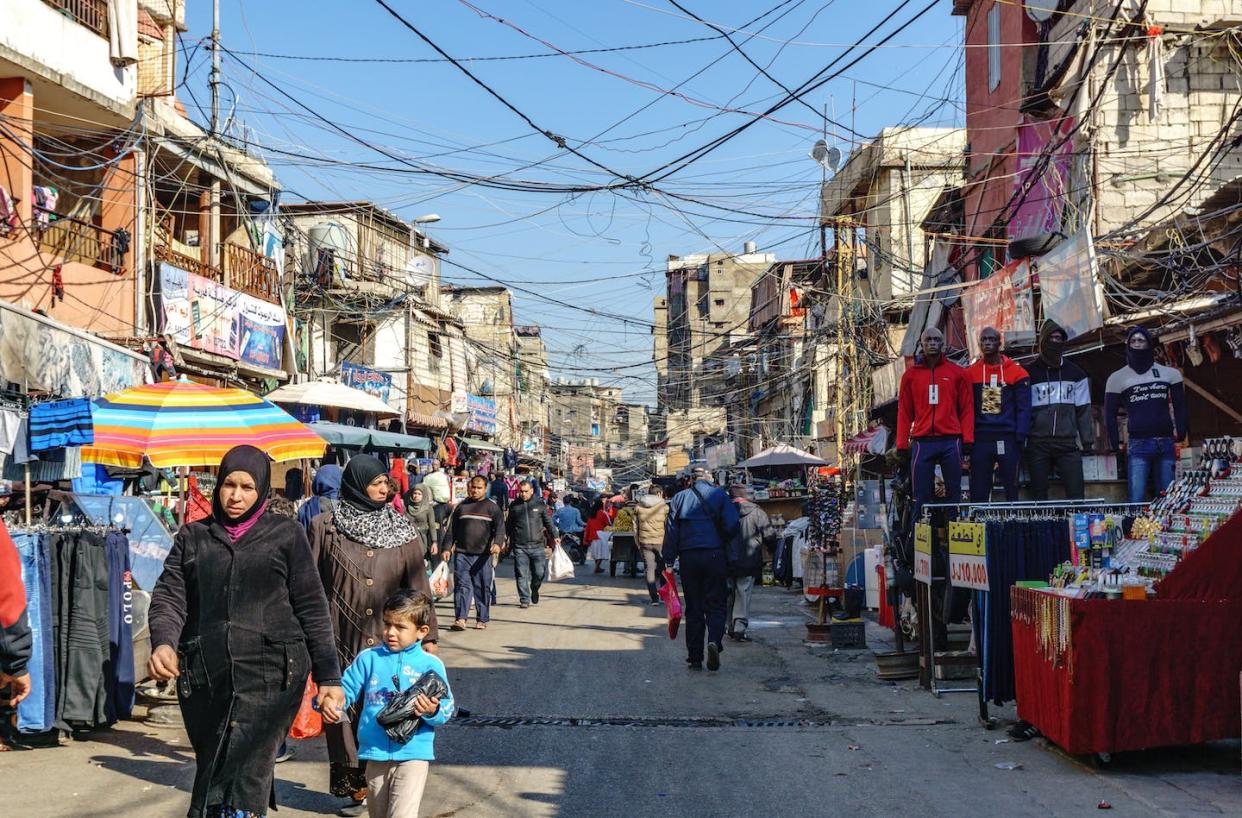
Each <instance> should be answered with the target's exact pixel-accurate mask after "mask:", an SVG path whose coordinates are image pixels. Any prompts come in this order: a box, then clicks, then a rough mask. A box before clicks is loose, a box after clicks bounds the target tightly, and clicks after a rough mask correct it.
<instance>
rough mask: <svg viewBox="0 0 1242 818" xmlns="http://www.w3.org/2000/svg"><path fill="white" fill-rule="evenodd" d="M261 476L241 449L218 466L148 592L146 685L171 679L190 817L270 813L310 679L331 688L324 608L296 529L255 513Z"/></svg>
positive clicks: (261, 509) (265, 473)
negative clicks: (195, 516) (191, 766)
mask: <svg viewBox="0 0 1242 818" xmlns="http://www.w3.org/2000/svg"><path fill="white" fill-rule="evenodd" d="M270 482H271V469H270V464H269V461H268V458H267V455H266V454H264V453H263V452H261V451H260V450H258V449H256V448H254V447H253V446H238V447H236V448H234V449H231V450H230V451H229V453H228V454H226V455H225V456H224V460H223V461H221V463H220V483H219V485H218V486H217V487H216V492H215V496H214V498H213V499H212V516H211V517H209V518H207V519H206V520H203V521H202V522H198V523H190V524H188V525H186V526H184V527H182V529H181V530H180V531H178V532H177V536H176V539H175V540H174V541H173V547H172V551H171V552H170V553H169V555H168V558H167V559H166V560H165V561H164V572H163V573H162V574H161V575H160V578H159V581H158V582H157V583H156V584H155V588H154V589H153V590H152V592H151V607H150V612H149V615H148V620H149V623H150V629H151V648H152V652H151V660H150V662H149V663H148V666H147V669H148V672H149V673H150V674H151V676H153V677H154V678H156V679H173V678H175V679H176V680H177V698H178V700H179V701H180V704H181V716H182V719H183V720H184V722H185V728H186V732H187V733H189V736H190V744H191V745H192V746H193V747H194V756H195V761H196V762H197V771H196V772H195V775H194V792H193V795H192V796H191V799H190V809H189V813H188V815H189V816H190V818H215V816H229V818H234V817H239V816H252V815H253V816H261V815H265V814H266V812H267V809H268V807H275V806H276V792H275V789H274V787H273V785H272V779H273V769H274V765H275V758H276V748H277V747H279V746H280V743H281V740H282V739H283V738H284V737H285V735H286V734H287V733H288V732H289V727H290V725H292V724H293V718H294V716H295V715H297V711H298V706H299V705H300V704H301V701H302V693H303V690H304V689H305V687H306V677H307V674H310V675H311V676H312V677H313V678H314V680H315V682H316V684H318V685H319V688H320V693H321V694H322V693H324V692H326V691H329V690H339V685H340V679H341V668H340V664H339V662H338V660H337V655H336V645H335V642H334V640H333V636H332V623H331V621H330V620H329V618H328V601H327V598H326V597H325V596H324V592H323V584H322V583H321V582H320V581H319V576H318V572H317V571H316V569H315V562H314V560H313V559H312V557H311V552H310V546H309V545H308V543H307V540H306V533H305V532H304V531H303V530H302V526H300V525H299V524H298V522H297V521H296V520H292V519H289V518H286V517H281V516H279V515H276V514H272V513H270V512H268V511H267V502H266V498H267V496H268V494H269V492H270V488H271V487H270Z"/></svg>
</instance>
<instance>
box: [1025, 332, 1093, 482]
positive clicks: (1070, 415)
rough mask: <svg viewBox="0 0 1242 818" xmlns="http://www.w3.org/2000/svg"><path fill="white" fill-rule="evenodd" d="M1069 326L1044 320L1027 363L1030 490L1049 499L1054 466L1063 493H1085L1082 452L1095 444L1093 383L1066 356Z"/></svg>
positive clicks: (1027, 446)
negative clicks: (1035, 350) (1035, 353)
mask: <svg viewBox="0 0 1242 818" xmlns="http://www.w3.org/2000/svg"><path fill="white" fill-rule="evenodd" d="M1066 340H1067V338H1066V336H1065V330H1064V329H1062V328H1061V326H1060V325H1059V324H1057V323H1056V322H1055V321H1045V322H1044V325H1043V326H1042V327H1041V328H1040V330H1039V357H1038V358H1036V359H1035V360H1034V361H1032V362H1031V365H1030V366H1028V367H1027V372H1029V373H1030V375H1031V434H1030V436H1029V437H1028V438H1027V441H1026V466H1027V469H1028V470H1029V471H1030V473H1031V495H1032V497H1033V498H1034V499H1036V500H1047V499H1048V481H1049V479H1050V477H1051V475H1052V469H1053V467H1054V466H1055V467H1056V470H1057V472H1058V473H1060V475H1061V479H1062V480H1063V481H1065V498H1066V499H1067V500H1081V499H1082V498H1083V496H1084V487H1083V478H1082V453H1083V451H1084V450H1089V449H1090V448H1091V447H1092V446H1093V445H1095V429H1094V427H1093V426H1092V424H1091V384H1090V383H1089V382H1088V381H1087V373H1086V372H1084V371H1083V370H1082V367H1080V366H1079V365H1078V364H1076V363H1074V362H1073V361H1071V360H1069V359H1068V358H1066V357H1065V356H1064V351H1065V342H1066Z"/></svg>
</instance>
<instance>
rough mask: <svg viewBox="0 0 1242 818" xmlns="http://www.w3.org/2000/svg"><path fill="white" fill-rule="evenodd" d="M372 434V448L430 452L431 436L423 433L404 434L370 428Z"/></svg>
mask: <svg viewBox="0 0 1242 818" xmlns="http://www.w3.org/2000/svg"><path fill="white" fill-rule="evenodd" d="M367 431H368V432H370V434H371V448H372V449H374V450H375V451H379V452H429V451H431V438H427V437H422V436H421V435H403V434H401V433H399V432H382V431H380V430H379V429H368V430H367Z"/></svg>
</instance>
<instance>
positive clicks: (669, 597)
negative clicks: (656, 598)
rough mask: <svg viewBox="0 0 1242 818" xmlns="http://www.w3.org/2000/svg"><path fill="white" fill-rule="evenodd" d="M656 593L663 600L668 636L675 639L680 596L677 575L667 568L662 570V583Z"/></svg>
mask: <svg viewBox="0 0 1242 818" xmlns="http://www.w3.org/2000/svg"><path fill="white" fill-rule="evenodd" d="M657 593H658V594H659V595H660V598H661V599H663V600H664V609H665V610H666V611H667V612H668V638H669V639H676V638H677V630H678V628H680V627H681V597H679V596H678V595H677V576H676V575H675V574H674V573H673V572H672V571H670V570H668V569H667V568H666V569H665V570H664V584H663V585H661V586H660V590H659V591H657Z"/></svg>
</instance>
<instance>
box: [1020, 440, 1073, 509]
mask: <svg viewBox="0 0 1242 818" xmlns="http://www.w3.org/2000/svg"><path fill="white" fill-rule="evenodd" d="M1054 466H1055V467H1056V470H1057V473H1058V474H1060V475H1061V480H1062V481H1063V482H1064V483H1065V499H1066V500H1081V499H1083V497H1085V496H1086V491H1085V489H1084V486H1083V479H1082V451H1080V450H1079V448H1078V442H1077V441H1075V440H1064V439H1061V438H1044V439H1040V438H1031V439H1029V440H1027V442H1026V468H1027V470H1029V471H1030V473H1031V496H1032V498H1033V499H1035V500H1047V499H1048V482H1049V480H1050V479H1051V477H1052V469H1053V467H1054Z"/></svg>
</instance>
